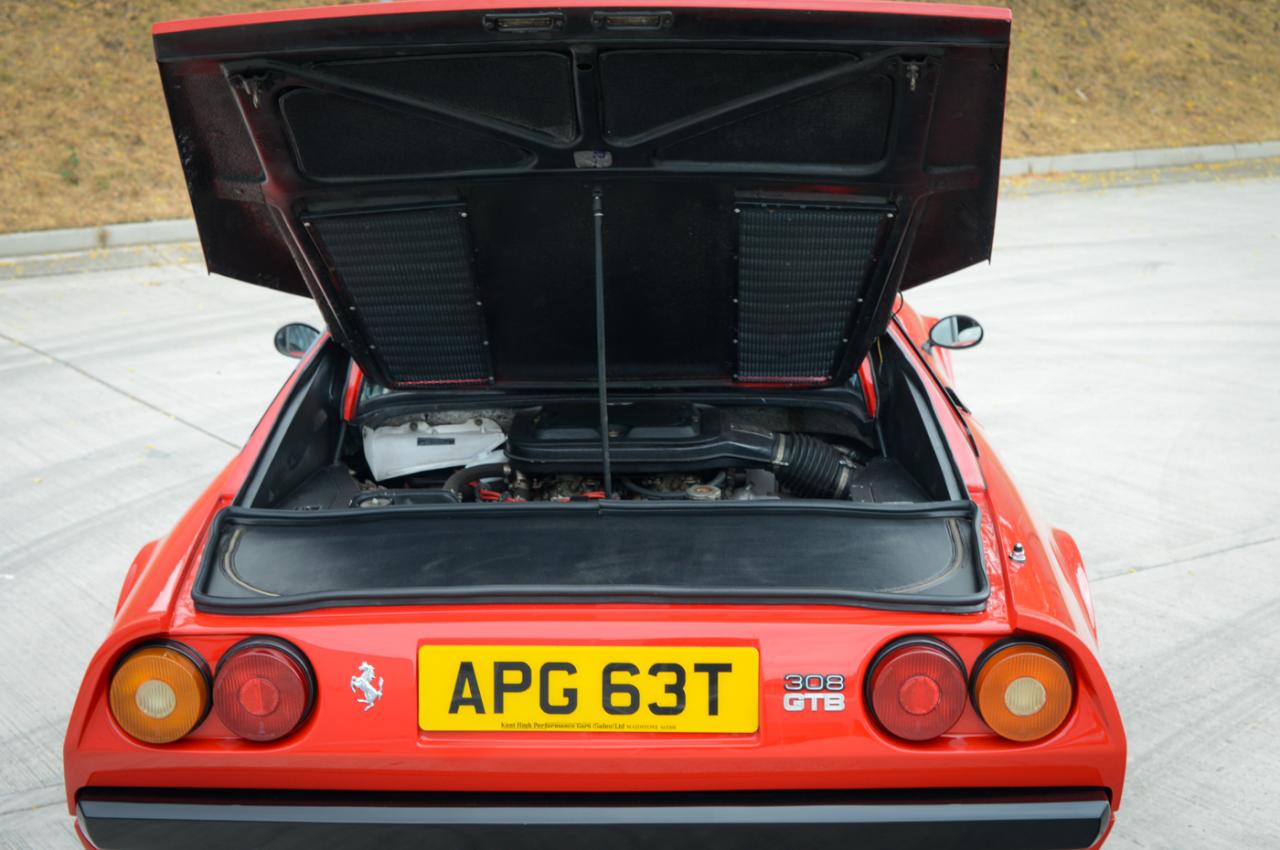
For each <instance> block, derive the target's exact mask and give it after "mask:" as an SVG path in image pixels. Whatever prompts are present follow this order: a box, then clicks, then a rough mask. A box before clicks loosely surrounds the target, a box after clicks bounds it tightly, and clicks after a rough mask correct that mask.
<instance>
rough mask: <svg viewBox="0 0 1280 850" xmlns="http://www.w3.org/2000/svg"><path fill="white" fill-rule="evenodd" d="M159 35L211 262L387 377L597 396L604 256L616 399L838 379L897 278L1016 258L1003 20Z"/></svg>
mask: <svg viewBox="0 0 1280 850" xmlns="http://www.w3.org/2000/svg"><path fill="white" fill-rule="evenodd" d="M154 35H155V48H156V56H157V59H158V61H159V64H160V73H161V77H162V80H163V84H164V90H165V95H166V98H167V101H168V105H169V111H170V116H171V118H172V122H173V127H174V133H175V136H176V138H177V142H178V149H179V153H180V155H181V159H182V165H183V169H184V171H185V175H186V180H187V185H188V189H189V190H190V194H191V201H192V206H193V208H194V210H195V215H196V221H197V224H198V226H199V231H200V238H201V242H202V243H203V246H204V253H205V258H206V261H207V263H208V266H209V269H210V270H211V271H213V272H217V273H219V274H223V275H227V276H229V277H234V278H238V279H240V280H244V281H248V282H250V283H254V284H258V285H261V286H267V287H271V288H274V289H279V290H282V291H285V292H291V293H296V294H304V295H310V296H311V297H313V298H314V299H315V300H316V302H317V303H318V304H319V306H320V309H321V311H322V312H323V314H324V316H325V318H326V320H327V322H328V324H329V327H330V329H331V331H332V333H333V335H334V337H335V338H336V339H338V341H339V342H341V343H342V344H343V345H344V346H345V347H346V348H347V349H348V350H349V351H350V352H351V353H352V355H353V356H354V357H355V359H356V360H357V362H358V363H359V364H360V365H361V366H362V367H363V368H364V370H365V372H366V373H367V374H369V375H370V376H371V377H372V378H373V379H374V380H376V381H378V382H379V383H381V384H383V385H384V386H387V387H391V388H431V387H439V388H444V389H452V390H457V389H460V388H465V387H467V386H474V387H476V388H477V389H480V388H490V387H493V388H521V387H565V386H576V385H581V386H586V387H589V386H594V384H595V382H596V367H597V350H596V301H597V299H596V274H597V268H596V260H597V255H598V256H599V259H600V264H601V265H600V271H601V272H602V277H603V282H604V283H603V292H604V298H603V301H604V327H605V338H606V351H607V362H608V372H607V374H608V381H609V385H610V387H614V386H630V385H634V386H645V387H654V386H671V387H675V386H726V385H735V384H736V385H740V386H743V387H758V386H761V385H781V386H792V385H795V386H814V387H820V386H826V385H830V384H834V383H839V382H843V381H845V380H847V379H848V378H849V376H850V375H851V374H852V373H853V371H854V370H855V369H856V367H857V364H858V363H859V362H860V360H861V359H862V357H863V356H864V355H865V353H866V350H867V348H868V346H869V345H870V342H871V340H872V339H874V337H875V336H877V335H878V334H880V333H881V332H883V330H884V328H885V325H886V323H887V321H888V316H889V314H890V312H891V309H892V305H893V300H894V297H895V295H896V294H897V292H898V291H899V290H900V289H905V288H908V287H911V286H915V285H917V284H920V283H924V282H926V281H928V280H932V279H934V278H937V277H940V276H942V275H945V274H948V273H950V272H953V271H956V270H958V269H961V268H964V267H966V266H969V265H972V264H974V263H977V262H980V261H982V260H984V259H987V258H988V257H989V256H990V250H991V241H992V231H993V225H994V219H995V209H996V191H997V182H998V178H999V162H1000V137H1001V127H1002V122H1003V112H1004V89H1005V63H1006V59H1007V54H1008V38H1009V14H1008V12H1007V11H1005V10H1002V9H990V8H980V7H961V6H929V5H921V4H910V3H887V2H831V0H809V2H804V3H793V2H783V0H773V2H759V0H737V2H734V3H732V4H720V3H709V2H706V0H704V1H703V2H701V3H689V2H677V3H666V4H662V5H661V6H655V7H643V8H636V7H634V6H621V5H616V4H611V3H607V2H606V3H581V2H570V3H561V4H557V5H555V6H548V7H544V6H530V7H528V8H522V7H518V6H504V7H503V8H501V9H494V8H491V7H490V5H489V4H486V3H483V2H466V0H460V1H459V0H440V2H412V1H411V2H403V3H394V4H391V3H388V4H368V5H363V6H344V7H329V8H322V9H310V10H295V11H291V12H278V13H261V14H248V15H233V16H227V17H220V18H207V19H201V20H194V21H176V22H171V23H164V24H158V25H156V27H155V30H154ZM597 214H598V216H599V223H600V225H601V228H600V235H599V237H598V239H597V236H596V235H595V232H596V231H595V225H596V222H597ZM597 249H598V250H597Z"/></svg>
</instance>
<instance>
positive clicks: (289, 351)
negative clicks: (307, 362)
mask: <svg viewBox="0 0 1280 850" xmlns="http://www.w3.org/2000/svg"><path fill="white" fill-rule="evenodd" d="M319 338H320V331H318V330H316V329H315V328H313V327H311V325H308V324H306V323H304V322H290V323H289V324H287V325H285V326H284V327H282V328H280V330H278V331H276V351H278V352H280V353H281V354H283V355H284V356H285V357H292V358H293V359H294V360H301V359H302V355H304V354H306V353H307V350H308V349H310V348H311V346H312V345H313V344H314V343H315V341H316V340H317V339H319Z"/></svg>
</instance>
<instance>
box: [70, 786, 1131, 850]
mask: <svg viewBox="0 0 1280 850" xmlns="http://www.w3.org/2000/svg"><path fill="white" fill-rule="evenodd" d="M151 793H152V794H156V793H157V792H151ZM970 793H972V792H970ZM458 796H459V795H430V796H428V797H424V796H419V797H418V798H417V799H418V802H412V800H413V799H414V798H413V797H406V796H398V795H385V796H383V797H379V798H370V797H365V798H363V799H362V800H361V801H360V802H357V801H356V800H355V799H353V798H342V797H325V796H323V795H302V794H297V795H292V796H283V797H279V798H276V799H272V798H271V797H262V796H259V795H256V794H251V793H249V792H239V793H235V792H226V794H225V796H223V797H221V798H219V797H218V796H214V795H210V794H208V793H205V794H203V795H201V794H192V795H189V796H187V797H181V796H178V797H174V798H169V799H165V798H160V797H153V798H152V799H147V798H144V797H141V796H139V795H138V794H137V793H136V792H122V791H107V790H105V789H104V790H101V791H98V790H94V789H86V790H85V791H84V792H82V793H81V794H80V795H79V801H78V805H77V818H78V819H79V823H80V828H81V829H82V830H83V832H84V833H85V834H86V835H87V836H88V837H89V839H90V840H91V841H92V842H93V843H94V845H95V846H96V847H98V848H100V850H124V848H129V850H150V848H155V849H156V850H169V849H170V848H175V847H180V848H182V850H206V848H245V847H254V848H272V850H286V848H287V850H292V849H293V848H299V850H301V848H316V847H377V848H379V850H399V848H410V847H412V848H415V849H416V848H424V847H428V848H447V850H463V848H466V849H467V850H470V848H502V850H535V848H536V850H552V848H554V850H576V848H584V850H585V848H591V850H598V848H614V847H617V848H628V850H629V849H630V848H649V847H657V848H662V850H714V848H768V849H769V850H822V848H842V850H847V848H857V850H890V848H892V850H909V849H910V848H917V847H919V848H928V850H970V849H971V848H972V850H995V848H1000V850H1082V849H1083V848H1088V847H1090V846H1092V845H1093V844H1094V843H1095V842H1096V841H1097V840H1098V838H1099V837H1100V836H1101V835H1102V832H1103V830H1105V828H1106V826H1107V824H1108V823H1109V821H1110V818H1111V807H1110V805H1109V803H1108V801H1107V797H1106V794H1105V793H1104V792H1102V791H1100V790H1097V791H1094V790H1088V791H1083V792H1081V791H1075V790H1071V791H1059V790H1052V791H1046V792H1044V793H1043V794H1042V795H1041V796H1040V797H1038V798H1037V797H1034V796H1028V795H1026V794H1018V795H1014V796H1000V795H987V796H981V797H976V798H975V797H970V798H969V799H967V800H966V799H963V798H960V797H956V798H953V799H950V800H949V799H947V798H946V797H943V796H938V795H934V796H932V797H927V798H923V799H916V801H914V802H913V801H912V798H910V797H905V798H901V797H895V796H891V795H853V794H850V795H843V796H841V795H838V794H829V793H825V792H820V793H815V794H810V795H794V794H786V795H765V794H741V795H716V797H717V799H716V800H715V801H714V802H713V801H710V800H701V801H698V802H687V803H682V802H680V800H681V799H682V798H681V797H675V796H672V797H663V798H662V799H661V800H659V799H656V798H652V797H651V799H649V800H645V799H644V798H645V796H651V795H627V796H621V797H614V798H613V801H612V802H611V801H609V798H608V797H606V796H604V795H590V796H587V795H576V796H575V795H548V796H545V797H544V798H542V799H539V798H538V797H536V796H534V795H492V796H490V797H489V798H488V799H487V800H486V798H485V797H480V796H477V797H470V798H462V799H457V797H458ZM806 796H807V797H809V798H810V799H815V798H816V800H817V801H816V802H800V800H803V799H804V798H805V797H806ZM450 797H454V798H455V799H449V798H450ZM683 799H690V798H688V797H686V798H683ZM259 800H261V802H258V801H259Z"/></svg>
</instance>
